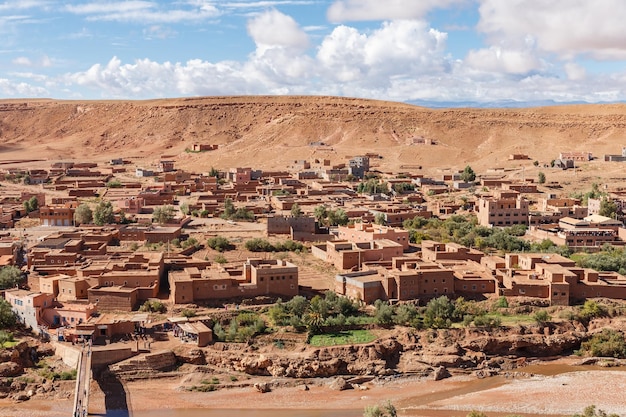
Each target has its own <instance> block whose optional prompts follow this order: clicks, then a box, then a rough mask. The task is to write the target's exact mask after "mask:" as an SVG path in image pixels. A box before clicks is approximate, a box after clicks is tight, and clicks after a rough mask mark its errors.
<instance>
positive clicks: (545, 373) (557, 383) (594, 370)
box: [0, 358, 626, 417]
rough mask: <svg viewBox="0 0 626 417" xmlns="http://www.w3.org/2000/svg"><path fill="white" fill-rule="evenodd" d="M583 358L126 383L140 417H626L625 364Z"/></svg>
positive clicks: (62, 405)
mask: <svg viewBox="0 0 626 417" xmlns="http://www.w3.org/2000/svg"><path fill="white" fill-rule="evenodd" d="M578 360H579V358H563V359H559V360H557V361H553V362H547V363H546V362H542V363H539V364H536V365H535V364H533V365H530V366H527V367H524V368H520V369H519V370H518V371H519V372H515V373H509V374H507V375H508V376H507V375H498V376H494V377H489V378H483V379H479V378H476V377H474V376H453V377H451V378H447V379H444V380H441V381H433V380H432V379H431V378H417V377H403V378H394V379H388V380H374V381H371V382H368V383H365V384H362V386H363V387H366V389H362V390H361V389H353V390H345V391H335V390H332V389H331V388H330V387H329V384H328V382H330V380H331V379H328V380H326V381H325V382H326V383H320V384H307V387H308V390H305V389H304V385H297V386H286V387H278V388H274V389H273V390H272V391H271V392H268V393H264V394H262V393H260V392H258V391H257V390H256V389H254V388H252V387H250V386H248V387H242V388H231V389H221V390H218V391H213V392H190V391H184V390H182V389H181V386H182V385H181V384H182V383H183V382H184V381H183V379H184V378H171V379H153V380H137V381H129V382H125V383H123V385H124V389H125V391H126V394H127V395H126V402H127V405H128V408H129V409H130V410H132V415H133V417H149V416H154V415H156V414H155V410H158V416H163V417H165V416H167V417H174V416H175V417H197V416H200V415H202V416H206V417H212V416H213V414H211V413H217V414H215V415H216V416H217V415H219V413H220V410H229V412H235V411H236V410H249V411H251V412H254V416H255V417H281V416H282V414H280V413H281V412H288V411H289V410H291V412H292V413H296V414H291V415H292V416H293V415H298V416H302V417H331V416H334V415H340V416H342V417H352V416H354V417H359V416H361V415H362V414H363V409H364V408H365V407H366V406H368V405H373V404H378V403H381V402H384V401H387V400H390V401H391V402H392V403H394V404H395V405H396V407H397V408H398V409H399V414H400V415H401V416H402V415H405V416H412V417H444V416H445V417H465V416H466V415H467V414H468V413H469V412H470V411H471V410H479V411H482V412H485V413H487V415H488V416H489V417H502V416H506V415H511V414H518V415H521V416H528V417H539V416H559V417H561V416H568V415H572V414H574V413H577V412H581V411H582V410H583V409H584V408H585V407H586V406H588V405H591V404H595V405H596V406H598V407H599V408H602V409H603V410H605V411H607V412H612V413H617V414H619V415H622V416H626V404H625V403H624V400H623V393H624V392H626V369H624V368H606V369H601V368H599V367H586V368H585V367H580V366H574V364H575V362H577V361H578ZM581 369H582V370H581ZM254 381H269V379H268V378H255V379H253V380H250V381H249V382H250V383H252V382H254ZM92 393H93V395H92V398H91V403H90V410H89V411H90V413H91V414H100V415H105V414H106V413H107V407H106V404H105V402H106V401H109V400H110V399H109V400H106V399H105V397H104V393H103V392H102V391H101V390H100V389H99V387H98V384H97V383H95V382H94V383H93V386H92ZM277 410H278V411H277ZM296 410H297V412H296ZM108 411H109V412H110V411H111V410H110V409H109V410H108ZM70 412H71V401H69V400H60V401H40V400H35V399H33V400H31V401H28V402H24V403H18V404H16V403H6V404H4V403H0V416H2V417H5V416H7V417H8V416H18V415H20V416H21V415H25V414H24V413H27V414H28V415H30V416H33V417H40V416H41V417H43V416H46V417H57V416H58V417H67V415H69V414H68V413H70ZM239 414H241V413H239ZM285 415H287V414H285Z"/></svg>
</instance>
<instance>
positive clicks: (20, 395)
mask: <svg viewBox="0 0 626 417" xmlns="http://www.w3.org/2000/svg"><path fill="white" fill-rule="evenodd" d="M13 399H14V400H15V401H28V400H29V399H30V397H29V396H28V395H26V394H25V393H23V392H20V393H17V394H15V395H14V396H13Z"/></svg>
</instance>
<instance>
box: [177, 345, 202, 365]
mask: <svg viewBox="0 0 626 417" xmlns="http://www.w3.org/2000/svg"><path fill="white" fill-rule="evenodd" d="M176 357H177V358H178V359H179V360H180V361H181V362H183V363H190V364H192V365H206V360H205V358H204V353H203V352H202V350H200V349H191V350H189V351H187V352H182V353H177V355H176Z"/></svg>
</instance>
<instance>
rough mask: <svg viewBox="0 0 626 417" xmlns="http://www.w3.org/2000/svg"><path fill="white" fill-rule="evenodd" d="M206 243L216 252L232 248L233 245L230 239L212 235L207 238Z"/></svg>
mask: <svg viewBox="0 0 626 417" xmlns="http://www.w3.org/2000/svg"><path fill="white" fill-rule="evenodd" d="M207 245H208V246H209V247H210V248H211V249H214V250H216V251H218V252H224V251H227V250H231V249H234V246H233V245H232V244H231V243H230V240H228V239H226V238H225V237H223V236H214V237H211V238H209V239H208V240H207Z"/></svg>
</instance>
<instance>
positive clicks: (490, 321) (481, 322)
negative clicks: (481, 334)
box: [474, 315, 502, 328]
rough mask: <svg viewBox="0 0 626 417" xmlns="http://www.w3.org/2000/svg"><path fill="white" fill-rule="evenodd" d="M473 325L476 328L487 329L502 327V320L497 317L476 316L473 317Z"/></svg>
mask: <svg viewBox="0 0 626 417" xmlns="http://www.w3.org/2000/svg"><path fill="white" fill-rule="evenodd" d="M474 325H476V326H477V327H488V328H494V327H500V326H501V325H502V320H501V319H500V317H497V316H487V315H482V316H476V317H474Z"/></svg>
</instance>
